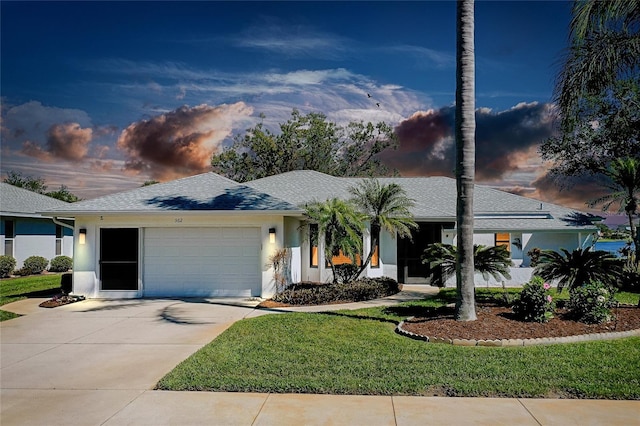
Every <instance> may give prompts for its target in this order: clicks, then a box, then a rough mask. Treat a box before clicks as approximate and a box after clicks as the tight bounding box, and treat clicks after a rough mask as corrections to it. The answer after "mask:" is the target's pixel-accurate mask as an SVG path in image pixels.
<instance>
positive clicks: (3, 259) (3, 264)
mask: <svg viewBox="0 0 640 426" xmlns="http://www.w3.org/2000/svg"><path fill="white" fill-rule="evenodd" d="M14 269H16V260H15V259H14V258H13V257H12V256H8V255H4V254H3V255H2V256H0V278H4V277H8V276H9V274H11V273H12V272H13V270H14Z"/></svg>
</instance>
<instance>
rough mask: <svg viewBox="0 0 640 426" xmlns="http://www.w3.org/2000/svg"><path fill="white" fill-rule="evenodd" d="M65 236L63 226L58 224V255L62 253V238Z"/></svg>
mask: <svg viewBox="0 0 640 426" xmlns="http://www.w3.org/2000/svg"><path fill="white" fill-rule="evenodd" d="M63 237H64V231H63V229H62V226H60V225H56V256H60V255H61V254H62V238H63Z"/></svg>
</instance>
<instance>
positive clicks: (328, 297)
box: [272, 277, 400, 305]
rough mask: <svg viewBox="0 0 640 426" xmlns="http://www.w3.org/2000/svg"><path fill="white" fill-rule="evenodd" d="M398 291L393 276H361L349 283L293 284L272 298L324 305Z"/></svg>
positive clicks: (368, 298) (375, 297)
mask: <svg viewBox="0 0 640 426" xmlns="http://www.w3.org/2000/svg"><path fill="white" fill-rule="evenodd" d="M398 291H400V288H399V286H398V283H397V282H396V281H395V280H393V279H391V278H386V277H382V278H361V279H358V280H357V281H354V282H352V283H348V284H342V283H339V284H315V283H300V284H293V285H291V286H289V287H288V288H287V289H286V290H284V291H283V292H281V293H279V294H276V295H275V296H273V298H272V300H273V301H275V302H279V303H286V304H289V305H324V304H328V303H335V302H358V301H362V300H371V299H378V298H381V297H386V296H390V295H392V294H395V293H397V292H398Z"/></svg>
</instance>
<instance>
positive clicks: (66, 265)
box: [49, 256, 73, 272]
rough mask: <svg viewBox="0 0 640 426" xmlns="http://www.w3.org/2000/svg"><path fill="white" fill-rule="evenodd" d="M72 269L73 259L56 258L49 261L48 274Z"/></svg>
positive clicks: (66, 257) (67, 257)
mask: <svg viewBox="0 0 640 426" xmlns="http://www.w3.org/2000/svg"><path fill="white" fill-rule="evenodd" d="M72 267H73V259H71V258H70V257H69V256H56V257H54V258H53V259H51V265H49V272H67V271H68V270H69V269H71V268H72Z"/></svg>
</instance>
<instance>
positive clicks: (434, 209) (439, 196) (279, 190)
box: [246, 170, 596, 231]
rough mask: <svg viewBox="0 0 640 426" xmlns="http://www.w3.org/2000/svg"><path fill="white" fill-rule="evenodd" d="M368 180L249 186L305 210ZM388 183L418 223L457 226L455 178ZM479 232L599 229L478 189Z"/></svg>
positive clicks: (306, 176) (303, 176)
mask: <svg viewBox="0 0 640 426" xmlns="http://www.w3.org/2000/svg"><path fill="white" fill-rule="evenodd" d="M363 179H364V178H340V177H335V176H329V175H326V174H324V173H320V172H316V171H310V170H297V171H292V172H287V173H282V174H279V175H275V176H269V177H266V178H262V179H257V180H254V181H251V182H247V183H246V185H248V186H251V187H252V188H255V189H256V190H258V191H262V192H266V193H268V194H271V195H273V196H275V197H278V198H280V199H283V200H285V201H287V202H289V203H291V204H294V205H304V204H305V203H310V202H313V201H325V200H327V199H329V198H333V197H337V198H349V196H350V195H349V188H350V187H352V186H355V185H357V183H358V182H359V181H362V180H363ZM378 180H379V181H380V182H381V183H383V184H390V183H396V184H398V185H400V186H401V187H402V188H404V190H405V191H406V193H407V196H408V197H409V198H411V199H413V200H414V201H415V206H414V207H413V209H412V213H413V215H414V216H415V219H416V220H418V221H452V222H453V221H455V217H456V197H457V195H456V194H457V191H456V181H455V179H452V178H448V177H443V176H432V177H407V178H402V177H390V178H378ZM474 210H475V222H474V227H475V229H477V230H486V231H492V230H504V229H510V230H522V231H525V230H531V231H534V230H558V231H562V230H569V229H572V230H575V229H576V228H579V229H584V230H585V231H592V230H595V229H596V228H595V227H594V226H593V225H591V224H585V223H583V221H581V220H580V219H581V218H582V217H584V214H583V213H581V212H577V211H575V210H572V209H568V208H566V207H562V206H558V205H554V204H550V203H545V202H540V201H538V200H534V199H531V198H526V197H522V196H519V195H515V194H510V193H508V192H504V191H500V190H498V189H495V188H491V187H489V186H485V185H475V190H474Z"/></svg>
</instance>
